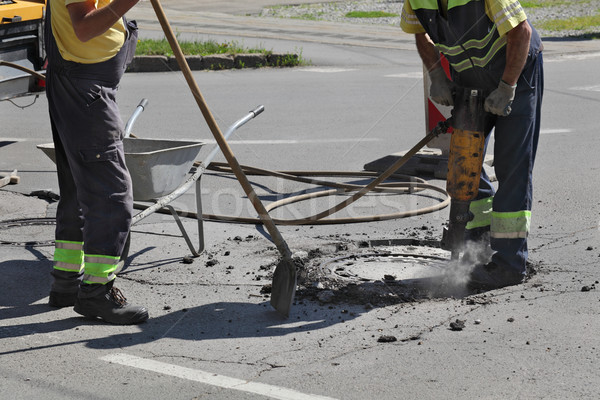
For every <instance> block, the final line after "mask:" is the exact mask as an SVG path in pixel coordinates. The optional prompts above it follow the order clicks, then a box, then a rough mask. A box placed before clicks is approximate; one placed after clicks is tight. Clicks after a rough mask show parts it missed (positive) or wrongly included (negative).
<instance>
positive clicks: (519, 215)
mask: <svg viewBox="0 0 600 400" xmlns="http://www.w3.org/2000/svg"><path fill="white" fill-rule="evenodd" d="M530 226H531V211H526V210H525V211H517V212H496V211H494V212H492V225H491V230H490V236H491V237H493V238H495V239H524V238H526V237H527V235H528V234H529V227H530Z"/></svg>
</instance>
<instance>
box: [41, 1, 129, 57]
mask: <svg viewBox="0 0 600 400" xmlns="http://www.w3.org/2000/svg"><path fill="white" fill-rule="evenodd" d="M84 1H86V0H51V1H50V12H51V15H52V33H53V34H54V38H55V39H56V44H57V46H58V50H59V51H60V54H61V56H62V57H63V58H64V59H65V60H68V61H74V62H78V63H81V64H94V63H98V62H102V61H106V60H109V59H111V58H112V57H114V55H115V54H117V53H118V52H119V50H120V49H121V47H122V46H123V43H125V32H126V30H125V25H124V24H123V20H122V19H119V20H118V21H117V22H116V23H115V24H114V25H113V26H112V27H111V28H110V29H109V30H107V31H106V32H104V33H103V34H102V35H100V36H97V37H95V38H93V39H90V40H89V41H87V42H85V43H84V42H82V41H80V40H79V39H78V38H77V36H76V35H75V31H74V30H73V24H72V23H71V17H70V15H69V10H67V5H69V4H72V3H82V2H84ZM111 1H112V0H96V8H102V7H104V6H106V5H107V4H109V3H110V2H111Z"/></svg>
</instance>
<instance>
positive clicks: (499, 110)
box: [484, 20, 531, 116]
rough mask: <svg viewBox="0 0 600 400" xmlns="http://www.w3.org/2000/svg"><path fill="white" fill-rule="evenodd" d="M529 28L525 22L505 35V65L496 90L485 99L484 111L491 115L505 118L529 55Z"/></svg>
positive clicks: (509, 110)
mask: <svg viewBox="0 0 600 400" xmlns="http://www.w3.org/2000/svg"><path fill="white" fill-rule="evenodd" d="M530 39H531V26H529V23H528V22H527V21H526V20H525V21H523V22H521V23H519V25H517V26H515V27H514V28H512V29H511V30H510V31H508V33H507V43H506V65H505V66H504V72H503V74H502V79H501V80H500V82H499V83H498V88H497V89H496V90H494V91H493V92H492V93H490V95H489V96H488V97H487V98H486V99H485V103H484V109H485V111H487V112H490V113H492V114H496V115H500V116H507V115H509V114H510V113H511V106H512V102H513V100H514V99H515V93H516V91H517V81H518V80H519V76H521V72H522V71H523V67H524V66H525V62H526V61H527V55H528V54H529V40H530Z"/></svg>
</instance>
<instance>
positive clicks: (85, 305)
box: [74, 282, 148, 325]
mask: <svg viewBox="0 0 600 400" xmlns="http://www.w3.org/2000/svg"><path fill="white" fill-rule="evenodd" d="M112 284H113V282H110V283H108V284H106V285H105V286H106V291H104V293H99V294H97V295H95V296H93V297H81V295H80V296H79V297H78V298H77V300H76V302H75V308H74V310H75V312H77V313H78V314H81V315H83V316H85V317H88V318H101V319H103V320H104V321H106V322H109V323H111V324H117V325H134V324H139V323H142V322H144V321H146V320H147V319H148V310H147V309H146V307H141V306H134V305H131V304H129V303H127V299H126V298H125V296H123V293H121V291H120V290H119V289H117V288H116V287H113V285H112Z"/></svg>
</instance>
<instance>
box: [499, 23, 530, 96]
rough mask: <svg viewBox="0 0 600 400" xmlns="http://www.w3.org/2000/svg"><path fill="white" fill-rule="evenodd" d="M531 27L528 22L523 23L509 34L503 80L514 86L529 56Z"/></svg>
mask: <svg viewBox="0 0 600 400" xmlns="http://www.w3.org/2000/svg"><path fill="white" fill-rule="evenodd" d="M530 40H531V26H529V23H528V22H527V21H523V22H521V23H520V24H519V25H517V26H515V27H514V28H513V29H511V30H510V31H508V33H507V43H506V66H505V67H504V73H503V74H502V80H503V81H504V82H505V83H508V84H509V85H511V86H513V85H516V83H517V80H518V79H519V76H520V75H521V72H522V71H523V67H524V66H525V62H526V61H527V55H528V54H529V41H530Z"/></svg>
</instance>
